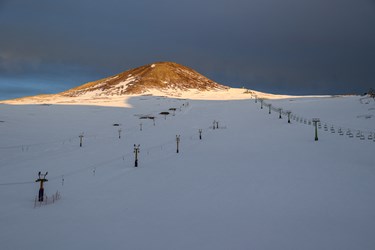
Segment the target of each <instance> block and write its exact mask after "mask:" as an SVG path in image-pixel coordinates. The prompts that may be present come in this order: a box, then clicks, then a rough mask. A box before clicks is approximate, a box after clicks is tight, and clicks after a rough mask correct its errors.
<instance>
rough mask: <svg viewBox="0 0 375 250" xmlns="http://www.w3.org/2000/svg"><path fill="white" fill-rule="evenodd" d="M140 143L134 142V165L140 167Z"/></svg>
mask: <svg viewBox="0 0 375 250" xmlns="http://www.w3.org/2000/svg"><path fill="white" fill-rule="evenodd" d="M139 146H140V145H139V144H138V145H135V144H134V155H135V161H134V167H138V154H139Z"/></svg>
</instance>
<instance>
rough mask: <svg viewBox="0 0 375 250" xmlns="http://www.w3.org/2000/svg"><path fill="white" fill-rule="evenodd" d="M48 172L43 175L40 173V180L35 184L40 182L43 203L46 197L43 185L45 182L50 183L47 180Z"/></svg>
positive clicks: (40, 196) (40, 199) (40, 197)
mask: <svg viewBox="0 0 375 250" xmlns="http://www.w3.org/2000/svg"><path fill="white" fill-rule="evenodd" d="M47 174H48V172H46V173H45V174H42V173H41V172H40V171H39V173H38V177H39V178H38V179H37V180H36V181H35V182H40V188H39V199H38V200H39V201H40V202H42V201H43V197H44V187H43V184H44V182H46V181H48V180H47V179H46V176H47Z"/></svg>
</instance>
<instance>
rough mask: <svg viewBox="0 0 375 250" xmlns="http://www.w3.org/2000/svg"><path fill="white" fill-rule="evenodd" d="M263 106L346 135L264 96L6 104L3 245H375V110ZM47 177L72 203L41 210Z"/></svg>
mask: <svg viewBox="0 0 375 250" xmlns="http://www.w3.org/2000/svg"><path fill="white" fill-rule="evenodd" d="M265 102H266V103H271V104H272V105H273V106H274V107H280V108H283V109H284V110H286V109H289V110H291V111H292V112H293V114H295V115H296V116H298V117H302V118H303V119H306V120H309V119H311V118H315V117H318V118H320V119H321V120H322V126H324V124H327V125H328V126H329V129H330V128H331V126H334V128H335V133H331V132H330V131H324V128H323V127H322V128H321V129H319V131H318V133H319V141H317V142H316V141H314V128H313V126H311V125H308V123H307V124H304V122H303V120H302V122H297V121H296V120H292V123H291V124H288V123H287V119H286V117H285V116H283V118H282V119H279V117H278V114H276V113H275V112H274V111H272V113H271V114H268V107H264V108H263V109H260V102H259V101H258V102H257V103H255V101H254V99H248V100H231V101H220V100H216V101H213V100H211V101H208V100H179V99H171V98H160V97H156V96H140V97H135V96H134V97H131V98H129V99H127V103H126V104H124V106H125V108H124V107H104V106H82V105H81V106H73V105H72V106H68V105H5V104H2V105H0V121H1V122H0V138H1V141H0V156H1V157H0V199H1V203H0V249H39V250H40V249H90V250H91V249H162V250H166V249H189V250H190V249H213V250H218V249H223V250H227V249H285V250H290V249H296V250H297V249H298V250H300V249H304V250H308V249H311V250H316V249H319V250H322V249H327V250H332V249H340V250H344V249H348V250H349V249H363V250H365V249H366V250H367V249H368V250H370V249H371V250H372V249H375V237H374V232H375V168H374V167H375V158H374V152H375V151H374V149H375V142H374V141H373V140H369V139H368V135H370V132H371V133H373V132H375V131H374V129H375V126H374V125H375V103H374V101H373V100H372V99H361V97H355V96H353V97H335V98H327V97H326V98H302V99H282V100H266V101H265ZM126 107H127V108H126ZM169 108H177V111H176V114H175V116H172V115H169V116H167V117H166V119H164V116H161V115H159V113H160V112H162V111H168V109H169ZM180 108H181V110H180ZM170 112H171V113H172V111H170ZM142 115H154V116H155V117H156V120H155V122H156V124H155V126H154V125H153V122H152V120H150V119H148V120H143V119H139V117H140V116H142ZM214 120H216V121H219V129H215V130H213V129H212V125H213V121H214ZM115 123H118V124H120V126H118V127H117V126H113V124H115ZM140 123H142V131H140ZM339 128H342V129H343V130H344V132H347V129H349V128H350V129H351V130H352V131H353V132H355V131H357V130H360V131H362V133H363V135H364V136H365V140H360V139H359V138H357V137H356V134H354V137H353V138H349V137H348V136H347V135H346V134H344V135H339V134H338V133H337V132H338V129H339ZM119 129H122V133H121V139H119V138H118V135H119V133H118V130H119ZM199 129H202V130H203V133H202V137H203V138H202V140H199V134H198V130H199ZM82 132H83V133H84V138H83V147H82V148H80V147H79V138H78V136H79V135H80V133H82ZM176 135H181V142H180V153H179V154H177V153H176V140H175V137H176ZM134 144H140V155H139V167H138V168H135V167H134V154H133V145H134ZM39 171H42V172H45V171H48V172H49V174H48V175H47V179H49V181H48V182H47V183H45V190H46V193H47V195H49V196H51V195H52V194H53V193H55V192H56V191H58V192H59V193H60V194H61V199H60V200H58V201H56V202H55V203H54V204H49V205H43V206H41V207H39V205H38V206H37V207H36V208H35V207H34V199H35V197H36V194H37V192H38V184H37V183H35V182H34V181H35V180H36V179H37V173H38V172H39ZM63 179H64V181H62V180H63Z"/></svg>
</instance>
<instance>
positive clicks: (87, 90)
mask: <svg viewBox="0 0 375 250" xmlns="http://www.w3.org/2000/svg"><path fill="white" fill-rule="evenodd" d="M227 88H228V87H226V86H223V85H220V84H218V83H216V82H214V81H212V80H210V79H208V78H207V77H205V76H203V75H201V74H199V73H198V72H196V71H195V70H193V69H191V68H189V67H186V66H183V65H180V64H178V63H174V62H156V63H152V64H147V65H144V66H141V67H138V68H135V69H131V70H128V71H125V72H122V73H120V74H117V75H114V76H111V77H107V78H104V79H101V80H98V81H94V82H89V83H86V84H84V85H81V86H79V87H76V88H73V89H70V90H67V91H65V92H63V93H61V94H62V95H64V96H71V97H73V96H81V95H86V94H94V95H96V96H103V95H104V96H120V95H128V94H142V93H146V92H148V91H150V90H154V89H156V90H159V91H167V90H168V91H173V90H182V91H184V90H199V91H208V90H217V89H227Z"/></svg>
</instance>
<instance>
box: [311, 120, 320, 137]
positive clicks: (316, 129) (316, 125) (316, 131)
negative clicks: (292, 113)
mask: <svg viewBox="0 0 375 250" xmlns="http://www.w3.org/2000/svg"><path fill="white" fill-rule="evenodd" d="M312 121H313V123H314V127H315V141H317V140H318V122H320V119H319V118H313V119H312Z"/></svg>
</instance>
